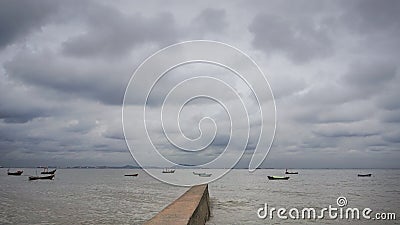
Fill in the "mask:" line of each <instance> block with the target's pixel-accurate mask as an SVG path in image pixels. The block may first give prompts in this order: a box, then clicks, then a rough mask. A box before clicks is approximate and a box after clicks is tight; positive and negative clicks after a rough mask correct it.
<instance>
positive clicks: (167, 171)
mask: <svg viewBox="0 0 400 225" xmlns="http://www.w3.org/2000/svg"><path fill="white" fill-rule="evenodd" d="M162 172H163V173H175V170H174V169H167V168H165V169H164V170H163V171H162Z"/></svg>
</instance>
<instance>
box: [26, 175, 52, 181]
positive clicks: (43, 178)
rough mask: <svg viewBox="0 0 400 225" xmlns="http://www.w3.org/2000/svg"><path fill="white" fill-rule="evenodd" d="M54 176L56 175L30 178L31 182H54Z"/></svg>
mask: <svg viewBox="0 0 400 225" xmlns="http://www.w3.org/2000/svg"><path fill="white" fill-rule="evenodd" d="M54 176H55V175H54V174H51V175H48V176H30V177H29V180H53V179H54Z"/></svg>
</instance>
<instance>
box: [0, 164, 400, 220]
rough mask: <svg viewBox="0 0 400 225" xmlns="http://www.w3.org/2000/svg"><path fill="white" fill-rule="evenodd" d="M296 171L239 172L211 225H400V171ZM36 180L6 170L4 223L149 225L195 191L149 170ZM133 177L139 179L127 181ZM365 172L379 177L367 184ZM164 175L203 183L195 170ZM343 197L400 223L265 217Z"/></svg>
mask: <svg viewBox="0 0 400 225" xmlns="http://www.w3.org/2000/svg"><path fill="white" fill-rule="evenodd" d="M296 171H298V172H299V175H290V177H291V178H290V179H289V180H288V181H269V180H267V179H266V176H267V175H283V173H284V171H283V170H269V169H261V170H257V171H256V172H254V173H249V172H248V171H247V170H241V169H235V170H232V171H231V172H230V173H228V174H227V175H225V176H224V177H223V178H221V179H219V180H217V181H215V182H212V183H210V184H209V191H210V199H211V204H212V216H211V219H210V220H209V221H208V222H207V224H400V223H399V219H398V217H399V216H400V186H399V185H400V170H341V169H338V170H305V169H302V170H296ZM38 172H40V171H39V170H38ZM207 172H210V173H213V172H214V173H217V171H215V170H208V171H207ZM35 173H36V169H24V174H23V175H22V176H20V177H16V176H7V174H6V169H4V168H3V169H0V224H142V223H143V222H144V221H146V220H147V219H149V218H151V217H152V216H154V215H155V214H156V213H157V212H159V211H160V210H161V209H163V208H164V207H165V206H166V205H168V204H169V203H171V202H172V201H173V200H174V199H176V198H178V197H179V196H180V195H181V194H183V193H184V192H185V191H186V190H187V189H188V188H185V187H177V186H172V185H168V184H164V183H161V182H160V181H158V180H156V179H154V178H152V177H150V176H149V175H147V174H146V173H145V172H144V171H142V170H120V169H59V170H57V172H56V177H55V179H54V180H52V181H47V180H42V181H28V175H34V174H35ZM128 173H139V176H138V177H125V176H124V174H128ZM160 173H161V170H160ZM357 173H372V174H373V176H372V177H370V178H359V177H357ZM163 176H192V177H193V179H202V178H200V177H197V176H194V175H193V174H192V170H177V171H176V172H175V173H174V174H165V175H163ZM340 196H344V197H346V199H347V202H348V205H347V206H346V207H358V208H360V209H363V208H366V207H368V208H371V209H372V210H373V213H375V212H394V213H396V217H397V218H396V219H397V220H391V221H376V220H365V219H363V220H346V219H336V220H329V219H321V220H293V219H287V220H283V219H279V218H277V217H276V215H275V216H274V218H273V219H269V218H266V219H260V218H258V216H257V210H258V209H259V208H260V207H263V206H264V203H266V204H268V206H269V207H275V208H280V207H284V208H286V209H290V208H293V207H296V208H298V209H302V208H305V207H313V208H316V209H320V208H323V207H328V206H329V205H332V207H337V203H336V199H337V198H338V197H340ZM373 213H372V214H371V215H374V214H373Z"/></svg>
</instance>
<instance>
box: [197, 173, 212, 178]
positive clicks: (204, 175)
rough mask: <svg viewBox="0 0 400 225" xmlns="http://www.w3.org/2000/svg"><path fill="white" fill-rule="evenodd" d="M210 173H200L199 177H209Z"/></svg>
mask: <svg viewBox="0 0 400 225" xmlns="http://www.w3.org/2000/svg"><path fill="white" fill-rule="evenodd" d="M211 175H212V174H211V173H201V174H199V177H211Z"/></svg>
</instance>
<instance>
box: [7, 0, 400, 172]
mask: <svg viewBox="0 0 400 225" xmlns="http://www.w3.org/2000/svg"><path fill="white" fill-rule="evenodd" d="M399 11H400V3H399V1H395V0H389V1H384V2H378V1H372V0H366V1H352V2H342V1H335V2H325V1H323V2H321V1H307V2H305V1H296V2H293V1H254V2H251V3H249V2H246V1H234V2H232V1H226V2H221V3H218V4H216V3H213V4H211V2H197V3H188V2H184V1H182V2H180V1H172V2H169V3H168V5H166V4H162V3H161V2H157V1H149V2H146V3H144V2H140V3H137V2H132V1H120V2H113V3H112V2H108V1H84V2H79V3H77V4H75V3H74V2H73V1H72V2H58V1H44V0H42V1H1V2H0V65H1V67H0V165H2V166H38V165H59V166H71V165H79V164H87V165H99V164H107V165H120V164H134V161H133V159H132V158H131V156H130V153H129V151H128V149H127V147H126V144H125V141H124V137H123V134H122V125H121V104H122V99H123V95H124V91H125V88H126V85H127V84H128V81H129V79H130V76H131V75H132V73H133V71H134V70H135V69H136V68H137V66H138V65H139V64H140V63H142V62H143V60H144V59H146V58H147V57H148V56H150V55H151V54H152V53H154V52H155V51H157V50H159V49H160V48H162V47H165V46H168V45H170V44H174V43H177V42H180V41H186V40H192V39H211V40H217V41H222V42H225V43H228V44H230V45H233V46H235V47H237V48H239V49H241V50H242V51H244V52H246V53H247V54H248V55H250V56H251V57H252V58H253V59H254V60H255V61H256V62H257V64H259V65H260V67H261V69H262V70H263V71H264V73H265V74H266V76H267V79H268V80H269V82H270V84H271V88H272V90H273V91H274V95H275V97H276V104H277V113H278V114H277V115H278V129H277V134H276V140H275V142H274V145H273V147H272V149H271V152H270V155H269V157H268V158H267V160H266V161H265V162H264V164H263V166H264V167H351V168H353V167H399V166H398V161H399V160H400V152H399V150H400V149H399V147H400V133H399V123H400V116H399V115H400V101H399V100H398V99H399V97H400V94H399V93H400V92H399V91H398V86H399V85H400V71H399V59H400V42H399V41H398V38H397V37H399V35H400V16H399V14H398V12H399ZM189 69H190V68H189ZM188 71H189V70H186V71H185V70H184V69H183V70H182V71H180V72H178V73H175V74H172V75H171V76H170V77H169V78H167V79H165V80H164V81H163V82H162V85H160V87H159V90H158V91H157V92H155V93H153V94H154V95H152V96H151V98H152V99H151V102H150V103H151V104H153V106H154V107H157V106H159V103H160V100H162V99H161V97H160V96H162V94H163V93H166V91H167V90H168V88H169V86H170V85H172V84H174V82H176V81H178V80H182V79H183V78H184V77H185V76H188V74H190V73H188ZM189 72H190V71H189ZM195 73H198V74H202V75H207V74H209V73H212V71H211V70H207V67H204V68H203V69H201V68H200V69H198V70H195ZM221 76H225V75H224V74H221ZM226 76H228V77H229V75H226ZM228 79H230V78H228ZM143 82H146V81H145V80H143ZM232 82H233V83H235V82H236V80H235V79H233V80H232ZM236 83H237V86H236V87H235V88H236V89H237V90H239V91H242V94H243V95H246V93H247V92H246V91H245V89H242V87H241V86H240V84H239V83H238V82H236ZM200 87H201V84H198V86H197V87H196V88H200ZM212 91H214V90H212ZM215 91H218V90H215ZM172 104H173V103H172ZM263 104H267V103H263ZM133 106H134V104H133ZM254 111H256V109H254ZM207 114H210V115H212V116H215V118H217V119H218V123H219V125H220V126H221V127H222V128H221V130H220V131H221V133H219V134H218V136H217V139H216V140H215V141H214V142H213V143H212V145H211V148H210V149H209V151H208V152H205V154H204V155H202V157H205V158H207V157H215V155H217V154H218V153H219V152H220V151H221V149H223V147H224V146H226V144H227V142H228V140H229V138H227V137H229V129H228V127H229V123H227V117H226V115H224V113H223V112H222V111H221V109H218V107H215V105H214V103H210V102H207V101H204V102H202V101H199V102H196V104H192V105H191V106H189V107H188V108H187V109H186V112H185V116H184V120H185V126H184V128H183V129H184V131H185V133H187V134H188V135H189V136H190V135H192V136H196V132H198V130H197V123H198V120H199V118H201V117H202V116H206V115H207ZM255 114H256V113H254V114H251V115H253V117H252V118H251V119H252V131H251V135H250V142H249V144H248V146H247V151H246V154H245V155H244V158H243V160H242V161H241V162H239V164H238V166H239V167H247V165H248V161H249V157H250V156H251V153H252V150H254V146H255V144H256V142H257V137H258V135H257V131H258V129H257V126H259V123H258V121H260V118H257V117H256V116H255ZM135 143H136V145H137V146H138V147H140V146H141V143H140V140H135ZM159 144H160V146H164V144H166V143H165V140H164V139H163V138H162V137H160V139H159ZM165 149H168V146H167V145H165ZM171 154H172V153H171ZM179 160H182V161H184V162H186V161H188V164H190V163H197V162H201V161H202V160H204V158H198V159H192V161H190V160H191V159H190V158H181V159H179Z"/></svg>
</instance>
